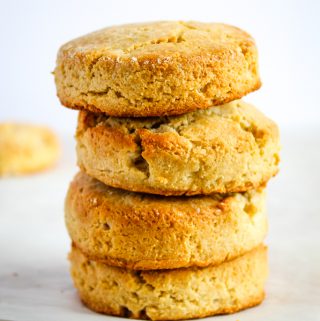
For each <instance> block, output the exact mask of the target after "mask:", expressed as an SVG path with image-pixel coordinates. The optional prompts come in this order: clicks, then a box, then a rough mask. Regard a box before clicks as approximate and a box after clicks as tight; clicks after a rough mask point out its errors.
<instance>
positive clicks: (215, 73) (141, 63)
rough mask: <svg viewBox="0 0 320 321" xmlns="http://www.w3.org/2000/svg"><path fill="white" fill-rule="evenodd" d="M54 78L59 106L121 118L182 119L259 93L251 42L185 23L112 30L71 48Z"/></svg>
mask: <svg viewBox="0 0 320 321" xmlns="http://www.w3.org/2000/svg"><path fill="white" fill-rule="evenodd" d="M54 74H55V82H56V87H57V94H58V97H59V98H60V101H61V103H62V104H63V105H65V106H67V107H71V108H75V109H87V110H90V111H93V112H104V113H106V114H108V115H112V116H121V117H123V116H127V117H141V116H143V117H145V116H163V115H179V114H183V113H186V112H190V111H194V110H196V109H204V108H208V107H211V106H213V105H221V104H224V103H227V102H230V101H232V100H235V99H239V98H241V97H243V96H244V95H246V94H247V93H249V92H251V91H254V90H256V89H258V88H259V87H260V85H261V83H260V79H259V73H258V58H257V49H256V46H255V43H254V40H253V39H252V37H251V36H250V35H248V34H247V33H246V32H244V31H242V30H240V29H238V28H236V27H233V26H229V25H225V24H217V23H200V22H182V21H179V22H177V21H176V22H170V21H162V22H153V23H141V24H129V25H122V26H115V27H109V28H105V29H102V30H100V31H96V32H93V33H91V34H89V35H86V36H83V37H81V38H78V39H75V40H73V41H70V42H68V43H66V44H65V45H63V46H62V47H61V48H60V50H59V53H58V57H57V65H56V68H55V71H54Z"/></svg>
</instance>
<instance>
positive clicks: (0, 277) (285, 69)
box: [0, 0, 320, 321]
mask: <svg viewBox="0 0 320 321" xmlns="http://www.w3.org/2000/svg"><path fill="white" fill-rule="evenodd" d="M319 4H320V1H316V0H314V1H306V0H305V1H271V0H269V1H258V0H257V1H236V0H234V1H226V0H219V1H201V0H195V1H174V0H171V1H167V0H162V1H161V0H158V1H147V0H146V1H142V0H135V1H120V0H117V1H106V0H105V1H93V0H91V1H68V0H65V1H62V0H59V1H1V0H0V98H1V100H0V121H4V120H20V121H30V122H35V123H45V124H48V125H50V126H51V127H52V128H54V129H55V130H56V131H57V133H59V135H60V138H61V142H62V145H63V154H62V158H61V160H60V162H59V164H58V166H57V167H56V168H55V169H54V170H52V171H48V172H47V173H44V174H38V175H33V176H25V177H17V178H6V179H1V180H0V319H7V320H14V321H29V320H30V321H43V320H46V321H51V320H52V321H55V320H58V321H64V320H66V321H73V320H75V321H79V320H86V321H88V320H107V319H108V318H107V317H103V316H100V315H98V314H94V313H91V312H90V311H89V310H87V309H85V308H84V307H83V306H81V304H80V302H79V300H78V298H77V296H76V293H75V290H74V288H73V286H72V284H71V280H70V277H69V274H68V262H67V260H66V256H67V252H68V249H69V243H70V241H69V239H68V236H67V232H66V229H65V227H64V222H63V201H64V196H65V193H66V190H67V187H68V183H69V181H70V180H71V178H72V175H73V174H74V173H75V172H76V171H77V169H76V166H75V163H76V160H75V152H74V142H73V139H72V136H73V133H74V131H75V126H76V116H77V112H75V111H70V110H67V109H66V108H63V107H61V106H60V105H59V102H58V100H57V98H56V96H55V87H54V81H53V76H52V75H51V74H50V72H51V71H52V70H53V69H54V65H55V57H56V52H57V50H58V48H59V46H60V45H61V44H63V43H64V42H66V41H68V40H70V39H72V38H74V37H77V36H80V35H82V34H84V33H87V32H90V31H93V30H95V29H99V28H102V27H104V26H107V25H113V24H121V23H126V22H135V21H151V20H165V19H181V20H200V21H219V22H226V23H230V24H234V25H237V26H239V27H241V28H243V29H245V30H247V31H248V32H250V33H251V34H252V35H253V36H254V37H255V38H256V40H257V44H258V48H259V52H260V66H261V68H260V70H261V77H262V80H263V87H262V89H261V90H259V91H258V92H256V93H254V94H250V95H248V97H246V100H247V101H249V102H253V103H255V104H256V106H257V107H258V108H260V109H261V110H262V111H263V112H264V113H265V114H267V115H268V116H270V117H271V118H273V119H274V120H275V121H277V122H278V124H279V125H280V129H281V134H282V146H283V150H282V157H281V158H282V162H281V171H280V174H279V175H278V176H277V177H276V178H275V179H273V180H272V181H271V182H270V184H269V185H268V194H269V198H268V200H269V202H268V209H269V212H268V213H269V219H270V231H269V236H268V239H267V244H268V245H269V248H270V267H271V272H270V277H269V281H268V284H267V298H266V300H265V301H264V303H263V304H262V305H261V306H259V307H257V308H256V309H249V310H247V311H244V312H242V313H239V314H236V315H232V316H226V317H218V318H215V319H214V320H215V321H218V320H224V321H235V320H241V321H265V320H268V321H279V320H281V321H301V320H303V321H318V320H320V237H319V227H320V196H319V195H320V192H319V181H320V170H319V166H320V165H319V164H320V104H319V102H318V101H319V100H318V93H319V92H320V81H319V75H320V63H319V59H320V36H319V34H320V18H319V17H320V5H319Z"/></svg>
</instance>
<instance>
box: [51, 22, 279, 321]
mask: <svg viewBox="0 0 320 321" xmlns="http://www.w3.org/2000/svg"><path fill="white" fill-rule="evenodd" d="M55 81H56V86H57V92H58V97H59V99H60V101H61V103H62V104H63V105H64V106H66V107H70V108H73V109H78V110H80V112H79V118H78V127H77V131H76V140H77V157H78V165H79V167H80V169H81V171H80V172H79V173H78V174H77V175H76V177H75V178H74V180H73V182H72V183H71V185H70V188H69V191H68V194H67V198H66V205H65V215H66V225H67V228H68V231H69V234H70V237H71V239H72V250H71V253H70V255H69V258H70V261H71V274H72V278H73V281H74V284H75V287H76V288H77V289H78V291H79V294H80V297H81V299H82V301H83V302H84V303H85V304H86V305H87V306H88V307H89V308H91V309H92V310H95V311H98V312H102V313H106V314H112V315H118V316H125V317H131V318H142V319H151V320H177V319H190V318H198V317H204V316H209V315H214V314H221V313H231V312H235V311H239V310H241V309H244V308H247V307H251V306H254V305H256V304H258V303H260V302H261V301H262V300H263V298H264V284H265V281H266V277H267V271H268V267H267V250H266V247H265V246H264V245H263V240H264V238H265V236H266V233H267V217H266V212H265V192H264V189H265V186H266V183H267V182H268V180H269V179H270V178H271V177H272V176H274V175H275V174H276V173H277V171H278V162H279V156H278V153H279V133H278V128H277V126H276V124H275V123H274V122H273V121H271V120H270V119H268V118H267V117H265V116H264V115H263V114H262V113H261V112H260V111H258V110H257V109H256V108H255V107H253V106H252V105H250V104H247V103H245V102H243V101H242V100H239V99H240V98H241V97H243V96H244V95H246V94H247V93H250V92H252V91H254V90H256V89H258V88H259V87H260V85H261V83H260V79H259V73H258V63H257V50H256V46H255V43H254V41H253V39H252V38H251V36H250V35H248V34H247V33H246V32H244V31H242V30H240V29H238V28H235V27H232V26H229V25H224V24H215V23H199V22H156V23H143V24H131V25H123V26H116V27H110V28H106V29H103V30H100V31H97V32H94V33H91V34H89V35H86V36H84V37H81V38H78V39H75V40H73V41H71V42H69V43H67V44H65V45H64V46H62V47H61V49H60V51H59V53H58V58H57V67H56V69H55Z"/></svg>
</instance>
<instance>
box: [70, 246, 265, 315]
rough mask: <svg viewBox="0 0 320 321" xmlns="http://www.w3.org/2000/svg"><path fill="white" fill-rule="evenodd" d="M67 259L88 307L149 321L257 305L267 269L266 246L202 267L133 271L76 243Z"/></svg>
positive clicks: (228, 311) (218, 312)
mask: <svg viewBox="0 0 320 321" xmlns="http://www.w3.org/2000/svg"><path fill="white" fill-rule="evenodd" d="M70 261H71V274H72V278H73V280H74V284H75V286H76V288H77V289H78V291H79V294H80V297H81V299H82V301H83V302H84V303H85V304H86V305H87V306H88V307H89V308H90V309H92V310H95V311H97V312H101V313H106V314H112V315H118V316H124V317H130V318H136V319H149V320H150V319H151V320H182V319H183V320H185V319H192V318H200V317H205V316H209V315H214V314H223V313H233V312H236V311H239V310H242V309H244V308H248V307H251V306H254V305H257V304H259V303H260V302H261V301H262V300H263V298H264V290H263V289H264V284H265V280H266V277H267V273H268V267H267V251H266V248H265V247H264V246H260V247H258V248H256V249H255V250H253V251H251V252H248V253H246V254H245V255H243V256H241V257H239V258H237V259H235V260H232V261H229V262H225V263H223V264H221V265H218V266H210V267H206V268H190V269H176V270H167V271H161V270H159V271H133V270H127V269H122V268H117V267H110V266H108V265H106V264H103V263H100V262H96V261H92V260H89V259H88V258H87V257H86V256H85V255H84V254H82V253H81V251H79V250H78V249H77V248H75V247H74V248H73V249H72V252H71V254H70Z"/></svg>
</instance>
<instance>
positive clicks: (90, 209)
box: [65, 172, 267, 270]
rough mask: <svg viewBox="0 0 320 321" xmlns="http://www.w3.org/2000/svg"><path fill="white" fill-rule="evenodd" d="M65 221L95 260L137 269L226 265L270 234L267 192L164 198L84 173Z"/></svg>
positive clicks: (76, 181) (78, 243) (77, 179)
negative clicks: (118, 188)
mask: <svg viewBox="0 0 320 321" xmlns="http://www.w3.org/2000/svg"><path fill="white" fill-rule="evenodd" d="M65 215H66V217H65V218H66V224H67V228H68V231H69V234H70V236H71V239H72V240H73V242H74V243H75V244H76V246H77V247H78V248H80V249H81V250H82V251H83V252H84V253H85V254H86V255H87V256H88V257H90V258H91V259H93V260H99V261H103V262H105V263H107V264H108V265H113V266H120V267H126V268H131V269H136V270H146V269H149V270H151V269H171V268H180V267H190V266H208V265H212V264H220V263H222V262H224V261H225V260H229V259H232V258H235V257H237V256H239V255H242V254H244V253H245V252H247V251H250V250H251V249H253V248H254V247H256V246H257V245H258V244H260V243H261V242H262V241H263V239H264V237H265V235H266V233H267V217H266V214H265V196H264V192H263V191H262V190H260V191H251V192H248V193H245V194H239V193H236V194H229V195H215V196H196V197H166V198H163V197H160V196H152V195H145V194H138V193H131V192H125V191H122V190H117V189H114V188H112V187H108V186H106V185H104V184H102V183H100V182H98V181H97V180H95V179H93V178H91V177H89V176H87V175H86V174H84V173H81V172H80V173H79V174H78V175H77V176H76V177H75V179H74V180H73V182H72V183H71V185H70V188H69V191H68V194H67V198H66V203H65Z"/></svg>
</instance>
